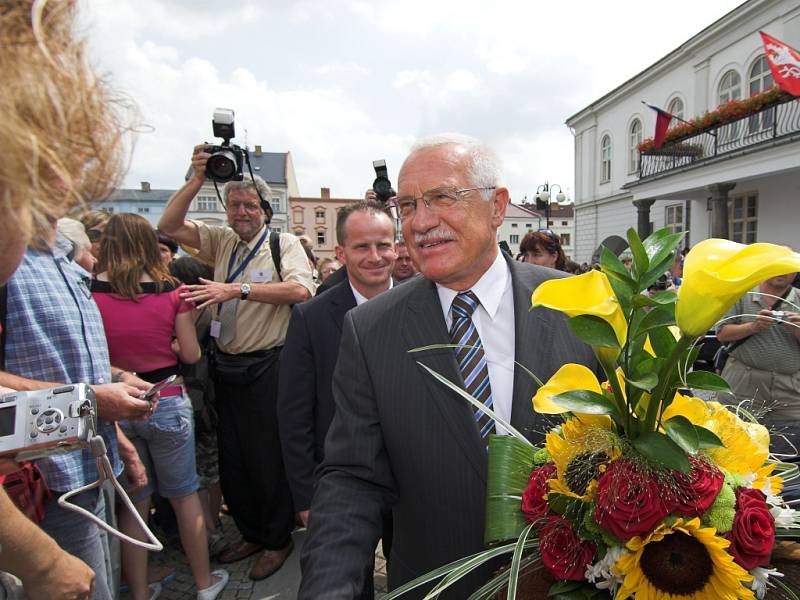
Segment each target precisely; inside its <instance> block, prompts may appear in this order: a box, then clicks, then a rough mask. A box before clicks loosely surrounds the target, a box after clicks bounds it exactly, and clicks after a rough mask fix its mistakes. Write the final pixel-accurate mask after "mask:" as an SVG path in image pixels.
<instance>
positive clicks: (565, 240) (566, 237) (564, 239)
mask: <svg viewBox="0 0 800 600" xmlns="http://www.w3.org/2000/svg"><path fill="white" fill-rule="evenodd" d="M561 245H562V246H569V245H570V234H568V233H562V234H561Z"/></svg>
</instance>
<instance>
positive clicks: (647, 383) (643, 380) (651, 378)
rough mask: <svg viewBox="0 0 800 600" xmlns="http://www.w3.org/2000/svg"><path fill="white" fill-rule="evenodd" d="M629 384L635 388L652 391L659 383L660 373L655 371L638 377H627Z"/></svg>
mask: <svg viewBox="0 0 800 600" xmlns="http://www.w3.org/2000/svg"><path fill="white" fill-rule="evenodd" d="M626 381H627V382H628V385H632V386H633V387H635V388H638V389H640V390H644V391H645V392H652V391H653V388H654V387H656V386H657V385H658V375H656V374H655V373H647V374H645V375H642V376H641V377H638V378H637V379H627V380H626Z"/></svg>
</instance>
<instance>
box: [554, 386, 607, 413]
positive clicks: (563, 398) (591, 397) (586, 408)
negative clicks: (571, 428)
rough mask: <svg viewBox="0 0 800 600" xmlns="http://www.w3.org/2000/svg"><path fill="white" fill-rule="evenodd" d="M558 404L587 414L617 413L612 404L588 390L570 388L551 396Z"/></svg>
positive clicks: (601, 395) (572, 410) (600, 395)
mask: <svg viewBox="0 0 800 600" xmlns="http://www.w3.org/2000/svg"><path fill="white" fill-rule="evenodd" d="M551 400H552V401H553V402H555V403H556V404H558V405H559V406H563V407H564V408H566V409H567V410H569V411H571V412H576V413H584V414H588V415H614V416H619V415H617V408H616V407H615V406H614V404H613V403H612V402H611V400H609V399H608V398H606V397H605V396H603V394H598V393H597V392H592V391H590V390H570V391H569V392H562V393H561V394H557V395H555V396H553V397H552V398H551Z"/></svg>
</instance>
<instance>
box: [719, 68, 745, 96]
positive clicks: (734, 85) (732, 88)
mask: <svg viewBox="0 0 800 600" xmlns="http://www.w3.org/2000/svg"><path fill="white" fill-rule="evenodd" d="M741 97H742V78H741V77H740V76H739V73H737V72H736V71H734V70H733V69H731V70H730V71H728V72H727V73H725V75H723V76H722V79H721V80H720V82H719V96H718V98H719V103H720V104H724V103H725V102H728V101H729V100H738V99H739V98H741Z"/></svg>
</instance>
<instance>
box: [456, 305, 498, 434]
mask: <svg viewBox="0 0 800 600" xmlns="http://www.w3.org/2000/svg"><path fill="white" fill-rule="evenodd" d="M478 304H479V301H478V298H477V296H475V294H474V293H472V292H471V291H467V292H461V293H460V294H458V295H457V296H456V297H455V298H454V299H453V304H452V306H451V308H450V310H451V314H452V316H453V324H452V326H451V327H450V340H451V341H452V342H453V344H455V345H456V346H457V348H455V353H456V361H457V362H458V368H459V369H460V370H461V375H462V377H463V378H464V390H465V391H466V392H467V393H469V394H470V395H471V396H472V397H473V398H475V399H476V400H478V401H479V402H481V403H483V404H484V405H485V406H487V407H489V408H491V407H492V388H491V386H490V385H489V367H488V365H487V364H486V356H485V355H484V353H483V344H482V343H481V338H480V336H479V335H478V330H477V329H476V328H475V323H474V322H473V321H472V313H474V312H475V309H476V308H477V307H478ZM475 420H476V422H477V423H478V431H480V434H481V437H482V438H484V439H486V436H488V435H489V434H490V433H492V432H493V431H494V421H493V419H491V418H490V417H489V415H487V414H486V413H485V412H484V411H482V410H476V411H475Z"/></svg>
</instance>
